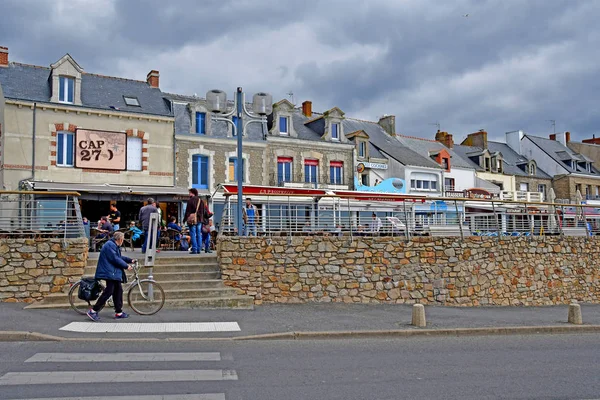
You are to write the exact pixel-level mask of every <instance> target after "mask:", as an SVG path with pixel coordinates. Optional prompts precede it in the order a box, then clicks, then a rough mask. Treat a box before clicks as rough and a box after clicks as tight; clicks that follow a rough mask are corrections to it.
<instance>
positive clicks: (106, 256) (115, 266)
mask: <svg viewBox="0 0 600 400" xmlns="http://www.w3.org/2000/svg"><path fill="white" fill-rule="evenodd" d="M132 262H133V260H132V259H131V258H129V257H125V256H122V255H121V248H120V247H119V246H118V245H117V243H116V242H115V240H114V239H111V240H109V241H108V242H106V243H105V244H104V246H102V250H100V256H99V257H98V266H97V267H96V279H107V280H112V281H119V282H127V276H126V275H125V272H123V270H126V269H127V268H128V267H129V265H127V264H131V263H132Z"/></svg>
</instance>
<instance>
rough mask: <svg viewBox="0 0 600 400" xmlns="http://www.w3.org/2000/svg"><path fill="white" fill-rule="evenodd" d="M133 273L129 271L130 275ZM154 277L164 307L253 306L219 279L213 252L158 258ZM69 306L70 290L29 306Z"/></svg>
mask: <svg viewBox="0 0 600 400" xmlns="http://www.w3.org/2000/svg"><path fill="white" fill-rule="evenodd" d="M138 262H139V263H140V265H143V263H144V259H143V258H138ZM96 263H97V260H95V259H90V260H88V264H87V266H86V267H85V269H84V276H94V273H95V271H96ZM130 274H131V273H128V276H129V275H130ZM140 276H141V277H142V278H145V277H147V276H148V270H147V269H146V268H142V269H141V270H140ZM153 276H154V279H155V280H156V281H157V282H159V283H160V285H161V286H162V287H163V289H164V291H165V298H166V301H165V308H236V309H252V308H253V307H254V301H253V298H252V297H250V296H245V295H238V293H237V291H236V290H235V289H234V288H232V287H229V286H225V284H224V283H223V281H222V280H221V279H220V267H219V263H218V261H217V257H216V256H214V255H200V256H191V255H183V256H161V257H157V258H156V261H155V265H154V268H153ZM129 280H130V281H131V279H129ZM124 286H125V285H124ZM123 297H124V299H123V300H124V302H125V305H126V303H127V293H124V296H123ZM68 307H70V305H69V299H68V293H55V294H51V295H48V296H46V297H45V298H44V300H43V301H41V302H36V303H32V304H30V305H29V306H27V307H26V308H44V309H48V308H68Z"/></svg>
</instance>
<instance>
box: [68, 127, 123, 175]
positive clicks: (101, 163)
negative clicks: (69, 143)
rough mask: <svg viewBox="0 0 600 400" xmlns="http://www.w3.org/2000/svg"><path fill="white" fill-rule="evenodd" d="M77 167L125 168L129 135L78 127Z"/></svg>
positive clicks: (76, 135) (76, 137)
mask: <svg viewBox="0 0 600 400" xmlns="http://www.w3.org/2000/svg"><path fill="white" fill-rule="evenodd" d="M75 166H76V167H77V168H92V169H111V170H125V169H126V168H127V135H126V134H125V133H124V132H108V131H96V130H91V129H77V131H76V132H75Z"/></svg>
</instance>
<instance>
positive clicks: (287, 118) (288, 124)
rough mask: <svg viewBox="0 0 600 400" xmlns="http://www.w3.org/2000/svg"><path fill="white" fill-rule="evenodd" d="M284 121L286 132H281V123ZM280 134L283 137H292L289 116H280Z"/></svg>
mask: <svg viewBox="0 0 600 400" xmlns="http://www.w3.org/2000/svg"><path fill="white" fill-rule="evenodd" d="M282 121H284V122H285V131H283V130H281V122H282ZM278 124H279V134H280V135H283V136H289V135H290V118H289V117H287V116H284V115H283V116H282V115H280V116H279V121H278Z"/></svg>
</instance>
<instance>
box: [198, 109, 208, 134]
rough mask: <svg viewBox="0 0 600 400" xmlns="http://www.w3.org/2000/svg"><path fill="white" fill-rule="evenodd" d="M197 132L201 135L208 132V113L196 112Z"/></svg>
mask: <svg viewBox="0 0 600 400" xmlns="http://www.w3.org/2000/svg"><path fill="white" fill-rule="evenodd" d="M196 133H199V134H201V135H205V134H206V113H203V112H197V113H196Z"/></svg>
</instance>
